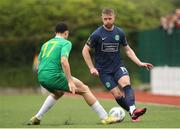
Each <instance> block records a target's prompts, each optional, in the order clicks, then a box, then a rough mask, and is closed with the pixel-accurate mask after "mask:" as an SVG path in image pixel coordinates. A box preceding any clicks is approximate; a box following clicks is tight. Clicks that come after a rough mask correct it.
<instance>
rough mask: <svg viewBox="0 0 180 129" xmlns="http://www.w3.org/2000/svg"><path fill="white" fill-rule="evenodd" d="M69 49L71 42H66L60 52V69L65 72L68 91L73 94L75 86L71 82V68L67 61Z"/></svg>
mask: <svg viewBox="0 0 180 129" xmlns="http://www.w3.org/2000/svg"><path fill="white" fill-rule="evenodd" d="M70 50H71V44H67V45H65V46H64V47H63V48H62V52H61V65H62V69H63V71H64V73H65V76H66V79H67V81H68V86H69V91H70V92H72V93H73V94H75V91H76V89H77V88H76V86H75V84H74V82H73V79H72V75H71V69H70V65H69V61H68V56H69V53H70Z"/></svg>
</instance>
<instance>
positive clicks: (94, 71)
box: [90, 67, 99, 76]
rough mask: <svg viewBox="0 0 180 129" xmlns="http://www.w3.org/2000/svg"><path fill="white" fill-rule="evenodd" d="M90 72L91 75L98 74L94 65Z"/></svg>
mask: <svg viewBox="0 0 180 129" xmlns="http://www.w3.org/2000/svg"><path fill="white" fill-rule="evenodd" d="M90 73H91V74H92V75H93V76H99V72H98V71H97V69H96V68H94V67H93V68H91V69H90Z"/></svg>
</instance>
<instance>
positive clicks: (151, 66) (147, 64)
mask: <svg viewBox="0 0 180 129" xmlns="http://www.w3.org/2000/svg"><path fill="white" fill-rule="evenodd" d="M140 66H141V67H145V68H146V69H147V70H148V71H149V70H150V69H152V68H153V65H152V64H150V63H145V62H142V63H141V64H140Z"/></svg>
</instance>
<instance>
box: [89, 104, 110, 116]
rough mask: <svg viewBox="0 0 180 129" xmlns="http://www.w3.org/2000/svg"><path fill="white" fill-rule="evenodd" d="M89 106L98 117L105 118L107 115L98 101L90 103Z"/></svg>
mask: <svg viewBox="0 0 180 129" xmlns="http://www.w3.org/2000/svg"><path fill="white" fill-rule="evenodd" d="M91 108H92V109H93V110H94V111H95V112H96V113H97V114H98V116H99V117H100V119H106V118H107V117H108V114H107V112H106V111H105V109H104V108H103V107H102V106H101V104H100V103H99V102H98V101H96V102H95V103H94V104H93V105H91Z"/></svg>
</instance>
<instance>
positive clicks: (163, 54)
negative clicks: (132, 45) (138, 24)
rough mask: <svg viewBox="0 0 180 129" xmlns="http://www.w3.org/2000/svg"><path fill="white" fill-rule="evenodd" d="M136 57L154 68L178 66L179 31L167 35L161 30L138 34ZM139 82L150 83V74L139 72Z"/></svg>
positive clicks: (179, 63)
mask: <svg viewBox="0 0 180 129" xmlns="http://www.w3.org/2000/svg"><path fill="white" fill-rule="evenodd" d="M138 48H139V51H138V54H139V55H138V56H139V57H140V59H141V60H143V61H147V62H151V63H152V64H153V65H154V66H180V29H174V30H173V33H172V34H168V33H167V32H166V31H165V30H163V29H161V28H156V29H152V30H146V31H142V32H139V33H138ZM140 74H141V80H142V82H144V83H148V82H149V81H150V73H149V72H148V71H146V70H144V69H141V70H140Z"/></svg>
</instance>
